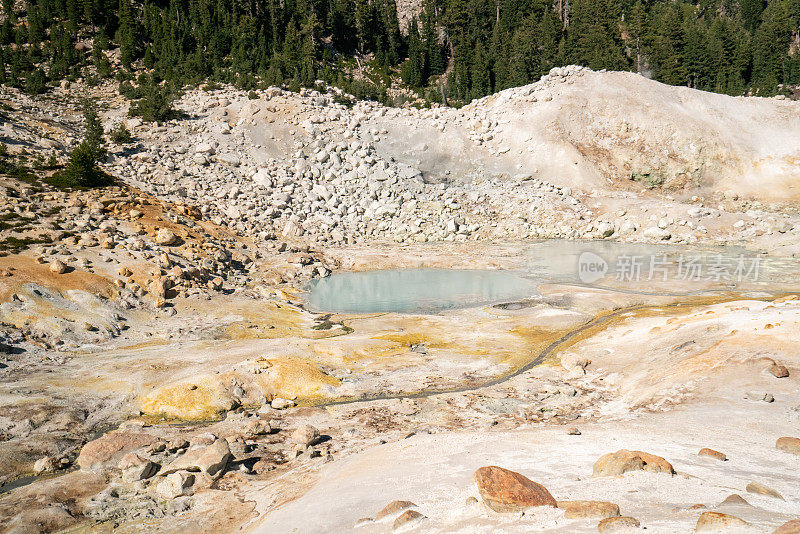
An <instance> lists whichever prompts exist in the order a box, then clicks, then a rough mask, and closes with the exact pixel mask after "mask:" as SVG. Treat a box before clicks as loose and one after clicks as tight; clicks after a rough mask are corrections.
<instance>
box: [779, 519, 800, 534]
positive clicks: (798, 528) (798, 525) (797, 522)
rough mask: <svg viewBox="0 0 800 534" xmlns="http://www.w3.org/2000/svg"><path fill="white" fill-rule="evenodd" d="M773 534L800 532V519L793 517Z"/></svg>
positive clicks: (797, 533) (794, 533)
mask: <svg viewBox="0 0 800 534" xmlns="http://www.w3.org/2000/svg"><path fill="white" fill-rule="evenodd" d="M772 534H800V519H792V520H791V521H787V522H786V523H784V524H782V525H781V526H779V527H778V528H776V529H775V530H774V531H773V532H772Z"/></svg>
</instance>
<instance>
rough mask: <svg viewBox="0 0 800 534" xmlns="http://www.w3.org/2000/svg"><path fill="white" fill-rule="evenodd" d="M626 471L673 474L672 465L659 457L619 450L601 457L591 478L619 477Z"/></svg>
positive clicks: (640, 452)
mask: <svg viewBox="0 0 800 534" xmlns="http://www.w3.org/2000/svg"><path fill="white" fill-rule="evenodd" d="M628 471H649V472H651V473H668V474H670V475H674V474H675V469H673V468H672V464H670V463H669V462H668V461H666V460H665V459H664V458H662V457H661V456H656V455H654V454H649V453H646V452H642V451H629V450H627V449H621V450H619V451H617V452H612V453H608V454H606V455H603V456H601V457H600V459H598V460H597V461H596V462H595V464H594V473H593V476H596V477H602V476H619V475H622V474H623V473H627V472H628Z"/></svg>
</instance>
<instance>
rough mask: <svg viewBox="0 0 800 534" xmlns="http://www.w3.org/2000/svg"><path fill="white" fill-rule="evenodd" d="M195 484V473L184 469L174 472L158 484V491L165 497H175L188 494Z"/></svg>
mask: <svg viewBox="0 0 800 534" xmlns="http://www.w3.org/2000/svg"><path fill="white" fill-rule="evenodd" d="M192 484H194V475H193V474H191V473H186V472H184V471H181V472H178V473H172V474H170V475H167V476H166V477H164V480H162V481H161V482H159V483H158V485H157V486H156V493H158V494H159V495H160V496H161V497H163V498H165V499H175V498H176V497H180V496H181V495H186V494H187V493H188V492H189V488H191V487H192Z"/></svg>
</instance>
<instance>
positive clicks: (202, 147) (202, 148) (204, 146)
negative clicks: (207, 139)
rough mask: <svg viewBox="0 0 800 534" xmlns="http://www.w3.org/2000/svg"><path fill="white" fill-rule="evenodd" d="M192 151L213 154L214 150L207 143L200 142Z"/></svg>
mask: <svg viewBox="0 0 800 534" xmlns="http://www.w3.org/2000/svg"><path fill="white" fill-rule="evenodd" d="M194 152H195V154H213V153H214V152H215V150H214V147H213V146H211V145H210V144H209V143H200V144H198V145H197V146H196V147H195V149H194Z"/></svg>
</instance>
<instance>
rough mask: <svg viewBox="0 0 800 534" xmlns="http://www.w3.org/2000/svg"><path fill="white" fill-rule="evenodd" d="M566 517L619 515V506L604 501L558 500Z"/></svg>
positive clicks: (595, 517) (586, 517) (597, 517)
mask: <svg viewBox="0 0 800 534" xmlns="http://www.w3.org/2000/svg"><path fill="white" fill-rule="evenodd" d="M558 507H559V508H561V509H562V510H564V517H566V518H567V519H604V518H606V517H619V515H620V513H619V506H617V505H616V504H614V503H613V502H606V501H558Z"/></svg>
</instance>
